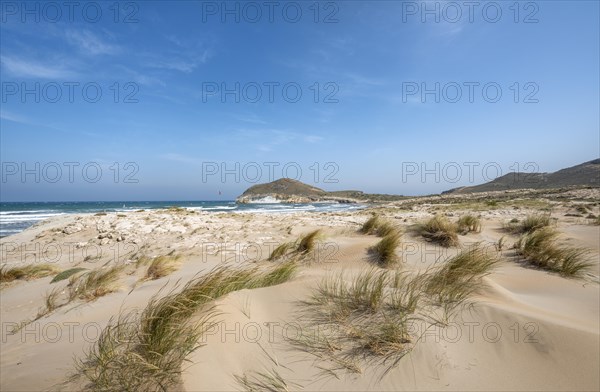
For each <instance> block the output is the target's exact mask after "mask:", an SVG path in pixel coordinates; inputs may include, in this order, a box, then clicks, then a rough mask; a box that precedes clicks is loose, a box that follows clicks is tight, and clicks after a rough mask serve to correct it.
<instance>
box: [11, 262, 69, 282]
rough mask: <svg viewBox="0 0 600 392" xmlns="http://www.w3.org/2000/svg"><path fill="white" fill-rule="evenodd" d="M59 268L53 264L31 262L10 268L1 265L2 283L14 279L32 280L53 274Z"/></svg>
mask: <svg viewBox="0 0 600 392" xmlns="http://www.w3.org/2000/svg"><path fill="white" fill-rule="evenodd" d="M57 272H58V269H57V268H56V267H55V266H53V265H52V264H48V263H44V264H30V265H25V266H23V267H12V268H9V267H8V266H6V265H3V266H1V267H0V283H6V282H12V281H13V280H30V279H38V278H43V277H46V276H49V275H53V274H55V273H57Z"/></svg>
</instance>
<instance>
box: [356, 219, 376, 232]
mask: <svg viewBox="0 0 600 392" xmlns="http://www.w3.org/2000/svg"><path fill="white" fill-rule="evenodd" d="M380 220H381V218H379V216H377V215H373V216H372V217H370V218H369V219H367V221H366V222H365V223H363V225H362V226H361V228H360V229H359V230H358V231H359V232H361V233H363V234H373V233H375V231H376V230H377V227H378V226H379V222H380Z"/></svg>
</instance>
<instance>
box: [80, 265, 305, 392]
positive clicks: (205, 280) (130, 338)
mask: <svg viewBox="0 0 600 392" xmlns="http://www.w3.org/2000/svg"><path fill="white" fill-rule="evenodd" d="M295 271H296V265H295V264H294V263H282V264H279V265H277V266H275V267H274V268H271V269H270V270H268V271H266V272H261V271H259V269H258V268H254V269H248V270H234V269H231V268H227V267H223V266H222V267H218V268H216V269H214V270H212V271H210V272H209V273H208V274H206V275H203V276H201V277H198V278H194V279H192V280H191V281H190V282H188V283H187V284H186V285H185V286H184V287H183V288H182V289H181V291H179V292H175V291H171V292H170V293H168V294H167V295H166V296H164V297H159V294H157V295H155V296H154V297H153V298H152V299H151V300H150V301H149V302H148V304H147V306H146V307H145V309H144V310H143V311H141V312H137V311H131V312H128V313H124V314H121V315H120V316H119V317H118V318H116V319H113V320H111V321H110V322H109V324H108V326H107V327H106V328H105V329H104V330H103V331H102V333H101V334H100V337H99V339H98V341H97V342H96V344H95V345H94V346H93V347H92V348H91V349H90V350H89V351H88V352H87V354H86V356H85V358H83V359H78V360H76V363H75V366H76V369H77V373H76V374H75V375H74V376H73V378H72V379H71V381H76V380H78V379H79V378H80V377H82V378H83V380H86V381H87V383H88V385H87V386H86V387H87V388H88V389H92V390H102V391H139V390H170V389H172V388H173V387H174V386H175V385H176V384H177V383H178V381H179V380H180V374H181V371H182V368H181V366H182V364H183V362H184V361H185V358H186V357H187V356H188V355H189V354H190V353H192V352H193V351H195V350H196V349H197V348H198V347H199V343H198V340H199V338H200V337H201V335H202V333H203V331H206V330H207V328H208V327H210V326H211V325H213V322H214V317H215V316H216V312H215V310H214V309H212V308H211V306H210V303H211V302H212V301H213V300H215V299H217V298H219V297H221V296H223V295H226V294H228V293H230V292H233V291H237V290H241V289H252V288H259V287H266V286H272V285H276V284H280V283H283V282H285V281H287V280H289V279H290V278H291V277H292V275H293V274H294V272H295ZM197 313H199V314H197Z"/></svg>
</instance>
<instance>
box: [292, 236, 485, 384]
mask: <svg viewBox="0 0 600 392" xmlns="http://www.w3.org/2000/svg"><path fill="white" fill-rule="evenodd" d="M496 264H497V258H496V257H495V256H493V255H492V254H490V253H488V252H487V251H486V250H485V249H483V248H482V247H481V246H480V245H478V244H477V245H475V246H473V247H471V248H469V249H466V250H464V251H462V252H461V253H459V254H458V255H456V256H454V257H451V258H449V259H447V260H446V261H445V262H444V263H442V264H440V266H438V267H434V268H431V269H429V270H426V271H425V272H419V273H409V272H403V271H398V270H395V271H390V270H381V269H378V268H375V267H373V268H371V269H369V270H367V271H364V272H362V273H360V274H357V275H354V276H347V275H344V274H343V273H341V274H339V275H337V276H333V277H329V278H327V279H324V280H323V281H322V282H321V283H320V284H319V285H318V286H317V288H316V290H315V291H314V293H313V295H312V297H311V298H310V299H309V300H308V301H306V302H304V303H303V305H304V306H303V308H302V309H303V312H304V314H303V316H305V317H300V319H301V320H303V322H304V323H306V325H305V326H304V328H306V330H308V331H310V330H311V328H318V330H319V331H320V333H319V334H317V336H311V335H310V334H306V335H305V336H302V337H300V338H297V339H290V342H291V344H292V345H293V346H295V347H296V348H298V349H300V350H302V351H305V352H307V353H310V354H313V355H314V356H315V357H317V358H318V359H320V360H323V361H325V362H328V363H330V364H332V365H333V369H332V368H329V369H326V368H324V369H326V370H327V371H326V372H325V373H329V374H332V373H333V374H335V371H337V370H346V371H349V372H352V373H356V372H360V371H361V370H360V367H359V363H360V362H361V361H364V362H365V363H367V364H376V365H385V366H384V368H386V369H387V370H386V371H389V370H390V369H391V367H393V366H394V365H395V364H397V363H398V361H399V360H400V359H401V358H402V357H404V356H405V355H406V354H407V353H409V352H410V351H411V350H412V349H413V347H414V345H415V344H416V343H417V342H418V341H419V339H420V332H419V333H417V332H416V331H414V330H413V329H411V325H412V324H411V323H414V322H423V323H426V325H429V326H438V327H443V326H445V325H448V322H449V321H450V320H451V319H452V318H453V317H455V316H456V315H457V311H458V310H462V309H463V305H467V304H469V303H470V302H469V301H471V298H472V296H473V294H475V293H476V292H477V290H478V289H480V288H481V287H482V286H483V283H482V278H483V277H484V276H486V275H487V274H489V273H490V272H491V271H492V269H493V268H494V267H495V266H496ZM421 332H423V331H421Z"/></svg>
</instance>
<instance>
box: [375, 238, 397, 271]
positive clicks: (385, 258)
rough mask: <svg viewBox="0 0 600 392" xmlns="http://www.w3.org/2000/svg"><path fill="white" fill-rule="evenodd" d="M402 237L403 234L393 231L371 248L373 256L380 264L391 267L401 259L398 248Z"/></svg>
mask: <svg viewBox="0 0 600 392" xmlns="http://www.w3.org/2000/svg"><path fill="white" fill-rule="evenodd" d="M400 238H401V235H400V234H399V233H397V232H395V231H392V232H390V233H389V234H387V235H386V236H385V237H383V238H382V239H381V241H379V242H378V243H377V244H375V245H374V246H372V247H371V248H369V251H370V252H371V254H372V255H373V258H374V259H375V261H376V262H377V263H378V264H379V265H381V266H382V267H390V266H392V265H394V264H396V263H397V262H398V261H399V259H398V256H397V255H396V249H397V248H398V246H400Z"/></svg>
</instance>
